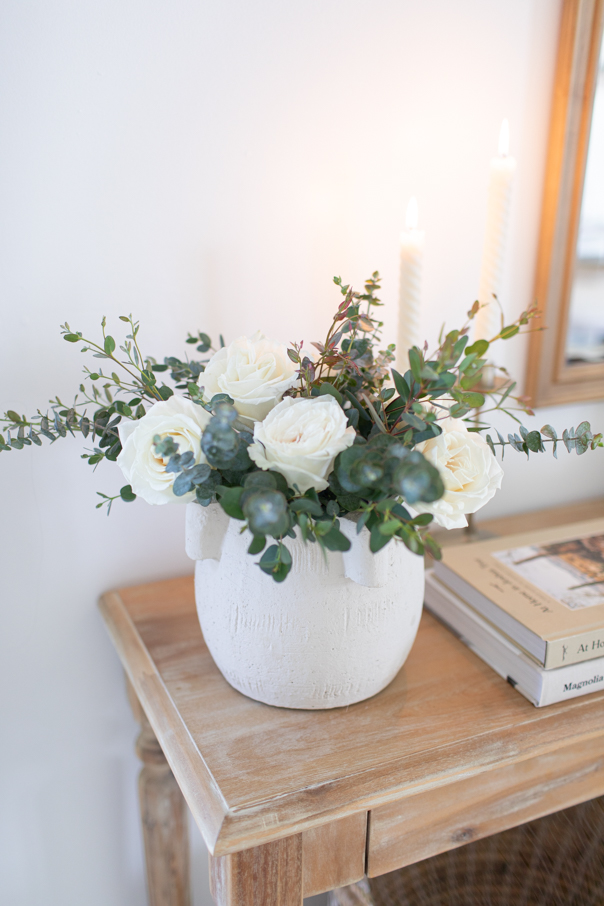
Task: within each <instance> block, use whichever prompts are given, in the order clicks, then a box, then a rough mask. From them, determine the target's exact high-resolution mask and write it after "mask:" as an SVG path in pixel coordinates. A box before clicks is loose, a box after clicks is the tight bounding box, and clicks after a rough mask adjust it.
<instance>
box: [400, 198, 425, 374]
mask: <svg viewBox="0 0 604 906" xmlns="http://www.w3.org/2000/svg"><path fill="white" fill-rule="evenodd" d="M405 223H406V227H407V229H406V230H405V231H404V232H403V233H401V255H400V276H399V306H398V336H397V343H396V367H397V371H400V372H402V373H404V372H405V371H407V369H408V368H409V355H408V353H409V349H410V347H411V346H419V345H420V343H421V339H420V335H419V318H420V304H421V279H422V263H423V256H424V241H425V236H426V234H425V233H424V232H423V230H418V228H417V224H418V209H417V199H416V198H415V197H413V198H411V199H410V200H409V204H408V206H407V216H406V218H405Z"/></svg>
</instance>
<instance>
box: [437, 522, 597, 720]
mask: <svg viewBox="0 0 604 906" xmlns="http://www.w3.org/2000/svg"><path fill="white" fill-rule="evenodd" d="M425 602H426V606H427V607H428V609H429V610H431V611H432V613H434V614H435V615H436V616H437V617H438V618H439V619H440V620H441V621H442V622H443V623H445V624H446V625H447V626H448V627H449V628H450V629H451V630H452V631H453V632H454V633H455V634H456V635H457V636H458V637H459V638H460V639H461V640H462V641H463V642H464V643H465V644H466V645H468V647H469V648H471V649H472V651H474V652H475V653H476V654H477V655H478V656H479V657H480V658H482V660H483V661H485V662H486V663H487V664H489V666H490V667H492V668H493V669H494V670H496V671H497V673H499V674H500V675H501V676H502V677H503V678H504V679H506V680H507V681H508V682H509V683H510V684H511V685H512V686H514V688H515V689H517V690H518V691H519V692H521V693H522V694H523V695H524V696H525V697H526V698H528V699H529V701H531V702H533V704H534V705H537V706H538V707H540V706H542V705H550V704H553V703H554V702H559V701H564V700H566V699H568V698H574V697H576V696H578V695H585V694H587V693H589V692H595V691H598V690H600V691H601V690H604V519H595V520H591V521H590V522H583V523H578V524H575V525H566V526H563V527H556V528H552V529H546V530H542V531H539V532H530V533H526V534H522V535H513V536H508V537H504V538H497V539H493V540H489V541H479V542H476V543H472V544H461V545H457V546H455V547H450V548H445V550H444V552H443V559H442V561H440V562H438V563H436V564H435V566H434V569H433V570H431V571H430V572H429V573H428V574H427V576H426V596H425Z"/></svg>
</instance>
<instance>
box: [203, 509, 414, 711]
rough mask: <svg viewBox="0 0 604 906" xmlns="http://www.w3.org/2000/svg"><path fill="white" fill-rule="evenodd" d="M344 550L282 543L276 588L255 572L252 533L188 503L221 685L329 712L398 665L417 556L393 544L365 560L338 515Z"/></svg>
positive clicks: (206, 627)
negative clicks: (282, 573) (283, 562)
mask: <svg viewBox="0 0 604 906" xmlns="http://www.w3.org/2000/svg"><path fill="white" fill-rule="evenodd" d="M340 528H341V530H342V531H343V532H344V534H346V535H347V536H348V537H349V539H350V540H351V541H352V547H351V549H350V551H348V552H347V553H345V554H341V553H337V552H329V554H328V556H327V560H325V558H324V556H323V554H322V552H321V549H320V548H319V546H318V544H310V543H308V544H304V542H303V541H302V540H301V539H299V538H296V540H293V539H290V538H288V539H287V540H286V543H287V547H288V548H289V550H290V552H291V554H292V559H293V566H292V569H291V571H290V573H289V575H288V577H287V578H286V580H285V581H284V582H281V583H278V582H274V581H273V580H272V578H271V577H270V576H268V575H266V574H265V573H263V572H262V570H261V569H259V567H258V566H256V563H257V562H258V560H259V559H260V555H257V556H250V555H249V554H248V553H247V548H248V546H249V544H250V542H251V539H252V536H251V534H250V533H249V532H248V531H247V530H246V531H245V532H243V533H241V522H238V521H237V520H234V519H229V517H228V516H226V514H225V513H224V511H223V510H222V509H221V507H220V506H219V505H218V504H211V505H210V506H209V507H201V506H199V505H198V504H196V503H190V504H189V505H188V507H187V532H186V543H187V554H188V555H189V557H191V559H192V560H195V561H196V564H195V596H196V601H197V612H198V615H199V622H200V624H201V629H202V632H203V635H204V638H205V641H206V644H207V646H208V648H209V650H210V652H211V654H212V657H213V658H214V660H215V662H216V664H217V666H218V668H219V669H220V671H221V672H222V674H223V675H224V677H225V678H226V679H227V680H228V682H229V683H230V684H231V685H232V686H234V687H235V689H238V690H239V691H240V692H243V693H244V695H248V696H249V697H250V698H253V699H256V700H257V701H261V702H265V703H266V704H269V705H277V706H280V707H285V708H312V709H320V708H338V707H341V706H344V705H351V704H353V703H354V702H358V701H362V700H363V699H365V698H369V697H370V696H372V695H375V694H376V693H377V692H379V691H380V690H381V689H383V688H384V687H385V686H387V685H388V683H390V682H391V680H392V679H394V677H395V676H396V674H397V673H398V671H399V670H400V668H401V667H402V665H403V664H404V662H405V660H406V658H407V655H408V654H409V651H410V650H411V646H412V644H413V641H414V639H415V635H416V632H417V628H418V625H419V620H420V616H421V610H422V602H423V593H424V563H423V558H422V557H418V556H417V555H415V554H412V553H411V552H410V551H409V550H407V548H406V547H405V546H404V545H403V544H402V542H397V541H394V542H390V544H388V545H387V546H386V547H385V548H383V549H382V550H381V551H380V552H379V553H378V554H375V555H374V554H371V553H370V551H369V546H368V533H367V530H366V529H363V532H362V533H361V535H360V536H357V534H356V525H355V524H354V523H353V522H352V521H350V520H347V519H342V520H341V521H340Z"/></svg>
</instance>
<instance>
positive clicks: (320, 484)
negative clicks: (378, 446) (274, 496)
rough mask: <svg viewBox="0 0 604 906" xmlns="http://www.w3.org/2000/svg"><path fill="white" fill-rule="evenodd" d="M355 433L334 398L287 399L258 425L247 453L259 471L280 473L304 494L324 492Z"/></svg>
mask: <svg viewBox="0 0 604 906" xmlns="http://www.w3.org/2000/svg"><path fill="white" fill-rule="evenodd" d="M355 434H356V432H355V430H354V428H351V427H348V424H347V421H346V416H345V415H344V413H343V412H342V409H341V407H340V406H339V405H338V403H337V402H336V400H335V399H334V398H333V396H328V395H327V394H326V395H325V396H319V397H313V398H312V399H306V398H302V397H298V398H296V399H294V398H293V397H286V398H285V399H284V400H282V401H281V402H280V403H279V404H278V405H277V406H275V408H274V409H273V410H272V412H270V413H269V414H268V415H267V417H266V418H265V419H264V421H263V422H256V424H255V425H254V443H253V444H250V446H249V447H248V453H249V455H250V457H251V459H253V461H254V462H255V463H256V465H257V466H258V467H259V468H260V469H274V470H275V471H276V472H281V474H282V475H284V476H285V478H286V479H287V483H288V484H289V485H290V486H291V487H293V485H294V484H296V485H297V486H298V488H299V489H300V491H301V492H302V493H303V494H304V492H305V491H308V489H309V488H315V490H317V491H323V490H325V488H326V487H327V476H328V475H329V473H330V472H331V470H332V469H333V461H334V459H335V458H336V456H337V455H338V453H341V452H342V450H345V449H346V447H350V446H352V444H353V443H354V438H355Z"/></svg>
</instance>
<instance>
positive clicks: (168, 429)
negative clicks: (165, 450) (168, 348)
mask: <svg viewBox="0 0 604 906" xmlns="http://www.w3.org/2000/svg"><path fill="white" fill-rule="evenodd" d="M209 420H210V415H209V413H208V412H206V410H205V409H202V408H201V406H196V405H195V404H194V403H192V402H190V401H189V400H185V399H183V398H182V397H180V396H171V397H170V399H169V400H166V402H165V403H155V404H154V405H153V406H151V408H150V409H149V411H148V412H147V414H146V415H144V416H143V417H142V418H141V419H139V420H138V421H124V422H121V423H120V425H119V426H118V431H119V435H120V440H121V442H122V452H121V453H120V455H119V456H118V458H117V464H118V466H119V467H120V469H121V470H122V472H123V473H124V476H125V477H126V480H127V481H128V482H129V484H130V485H131V487H132V490H133V491H134V493H135V494H137V496H139V497H142V498H143V500H146V501H147V503H156V504H163V503H178V502H188V501H189V500H192V499H193V496H194V494H193V492H191V493H189V494H185V495H184V496H183V497H176V496H175V495H174V494H173V493H172V485H173V484H174V480H175V479H176V477H177V476H176V474H175V473H174V472H166V471H165V466H166V464H167V459H165V458H163V457H161V456H158V455H157V454H156V453H155V450H154V447H153V438H154V437H155V435H156V434H159V436H160V437H162V438H164V437H166V436H167V435H169V436H170V437H173V438H174V440H175V441H176V443H177V444H178V452H179V453H188V452H189V451H190V452H191V453H193V456H194V458H195V463H199V462H205V461H206V458H205V456H204V455H203V453H202V451H201V435H202V434H203V431H204V429H205V427H206V425H207V424H208V422H209Z"/></svg>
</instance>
